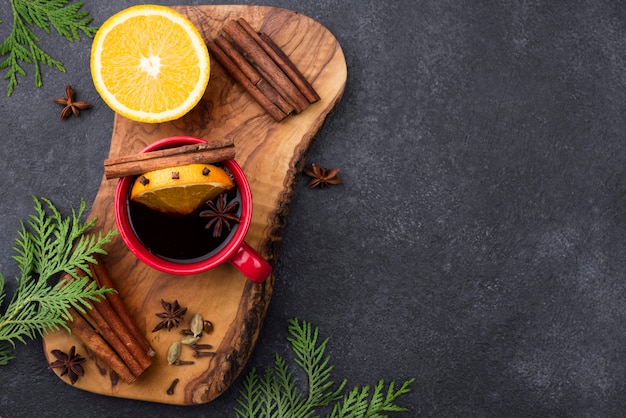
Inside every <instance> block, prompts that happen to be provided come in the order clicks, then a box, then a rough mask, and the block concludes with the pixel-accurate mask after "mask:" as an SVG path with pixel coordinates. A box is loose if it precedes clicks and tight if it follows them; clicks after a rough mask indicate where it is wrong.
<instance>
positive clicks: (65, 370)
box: [48, 345, 86, 385]
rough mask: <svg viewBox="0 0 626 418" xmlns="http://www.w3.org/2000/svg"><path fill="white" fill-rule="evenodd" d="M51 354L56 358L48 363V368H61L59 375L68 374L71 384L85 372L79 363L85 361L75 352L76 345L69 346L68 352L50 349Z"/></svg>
mask: <svg viewBox="0 0 626 418" xmlns="http://www.w3.org/2000/svg"><path fill="white" fill-rule="evenodd" d="M51 353H52V355H53V356H54V357H55V358H56V360H55V361H53V362H52V363H50V365H49V366H48V368H49V369H56V368H60V369H61V376H63V375H66V374H67V375H68V376H69V378H70V383H71V384H72V385H73V384H74V383H76V381H77V380H78V378H79V377H80V376H83V375H84V374H85V370H84V369H83V366H81V363H83V362H85V360H86V359H85V358H84V357H82V356H80V355H78V354H76V346H74V345H73V346H72V348H70V351H69V353H64V352H63V351H61V350H52V351H51Z"/></svg>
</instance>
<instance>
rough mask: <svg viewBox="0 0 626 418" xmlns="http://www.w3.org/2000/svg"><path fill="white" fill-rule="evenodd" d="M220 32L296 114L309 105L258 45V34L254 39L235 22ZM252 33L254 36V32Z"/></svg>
mask: <svg viewBox="0 0 626 418" xmlns="http://www.w3.org/2000/svg"><path fill="white" fill-rule="evenodd" d="M222 30H223V31H224V33H226V34H227V35H228V36H229V37H230V38H231V39H232V40H233V42H234V43H235V44H236V45H237V46H238V47H239V48H240V49H241V51H242V52H243V53H244V54H245V55H246V56H247V57H248V59H249V60H250V61H251V62H252V63H253V64H254V65H255V67H256V68H257V69H258V70H259V72H260V73H261V74H262V75H263V77H265V79H266V80H267V81H268V82H269V83H270V84H271V85H272V86H273V87H274V88H275V89H276V90H277V91H278V92H279V93H280V94H281V95H282V96H283V97H284V98H285V99H286V100H287V101H288V102H289V103H291V104H292V105H293V106H294V108H295V111H296V113H300V112H302V111H303V110H304V109H306V108H307V106H308V105H309V102H308V100H307V99H306V97H304V95H303V94H302V93H301V92H300V91H299V90H298V88H297V87H296V86H295V85H294V84H293V83H292V82H291V80H289V77H287V76H286V75H285V73H284V72H283V71H282V70H281V69H280V68H279V67H278V65H277V64H276V63H275V62H274V61H273V60H272V58H271V57H270V56H269V55H268V54H267V53H266V52H265V50H264V49H263V48H262V47H261V46H260V45H259V43H258V42H257V40H256V37H258V34H257V36H256V37H254V35H252V34H251V33H249V32H248V31H246V30H245V29H244V28H243V27H242V26H241V24H240V22H239V21H236V20H230V21H228V22H226V24H224V26H223V28H222ZM253 32H254V31H253ZM254 33H255V34H256V32H254Z"/></svg>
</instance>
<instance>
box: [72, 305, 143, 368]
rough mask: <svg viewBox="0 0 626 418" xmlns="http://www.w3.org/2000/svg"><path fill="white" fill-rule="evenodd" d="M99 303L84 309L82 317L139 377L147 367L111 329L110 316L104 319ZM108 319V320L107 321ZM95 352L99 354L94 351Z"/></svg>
mask: <svg viewBox="0 0 626 418" xmlns="http://www.w3.org/2000/svg"><path fill="white" fill-rule="evenodd" d="M101 303H105V302H100V303H97V302H96V303H94V304H93V307H94V308H93V309H91V310H89V309H87V310H85V313H84V314H83V318H85V320H87V322H89V323H90V324H91V325H92V326H93V327H94V329H95V331H96V332H97V333H98V334H100V335H101V336H102V338H104V340H105V341H106V342H107V343H108V344H109V345H110V346H111V348H113V350H115V351H116V352H117V354H118V356H119V357H120V358H121V359H122V361H123V362H124V364H126V366H128V368H129V369H130V371H131V372H132V374H133V375H134V376H136V377H139V376H141V375H142V374H143V372H144V371H145V370H146V369H147V367H143V366H142V365H141V364H139V361H138V360H137V359H136V358H135V356H133V354H132V353H131V352H130V350H129V348H128V347H127V346H126V343H125V342H123V341H122V340H121V339H120V337H119V336H118V334H117V333H116V332H115V331H114V330H113V328H112V326H111V325H109V322H108V321H110V318H107V319H105V318H104V316H103V315H102V312H100V310H99V309H98V307H99V305H100V304H101ZM107 320H108V321H107ZM96 354H100V353H99V352H96Z"/></svg>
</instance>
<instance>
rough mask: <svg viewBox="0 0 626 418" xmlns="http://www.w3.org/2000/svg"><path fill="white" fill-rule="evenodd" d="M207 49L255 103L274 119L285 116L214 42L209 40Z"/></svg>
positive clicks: (277, 119) (278, 119)
mask: <svg viewBox="0 0 626 418" xmlns="http://www.w3.org/2000/svg"><path fill="white" fill-rule="evenodd" d="M207 45H208V47H209V51H211V54H212V55H213V56H214V57H215V58H216V59H217V60H218V61H219V62H220V64H222V66H223V67H224V68H225V69H226V71H228V73H229V74H230V75H231V76H232V77H233V78H234V79H235V81H237V83H239V84H240V85H241V86H242V87H243V88H244V90H246V92H247V93H248V94H249V95H250V96H252V97H253V98H254V99H255V100H256V101H257V103H258V104H259V105H260V106H261V107H262V108H263V110H265V111H266V112H267V113H268V114H269V115H270V116H271V117H272V118H273V119H274V120H275V121H277V122H280V121H281V120H283V119H285V117H287V114H286V113H285V112H283V111H282V110H281V109H280V108H279V107H278V106H277V105H276V104H274V103H272V101H271V100H270V99H268V98H267V97H266V96H265V95H264V94H263V93H262V92H261V90H259V88H258V87H257V86H255V85H254V84H253V83H252V82H251V81H250V80H249V79H248V77H246V75H245V74H244V73H243V72H242V71H241V70H240V69H239V67H237V64H235V62H234V61H233V60H231V59H230V57H228V55H226V53H225V52H224V50H222V48H220V47H219V45H217V44H216V43H215V42H209V43H208V44H207Z"/></svg>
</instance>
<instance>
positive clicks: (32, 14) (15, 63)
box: [0, 0, 98, 97]
mask: <svg viewBox="0 0 626 418" xmlns="http://www.w3.org/2000/svg"><path fill="white" fill-rule="evenodd" d="M9 2H10V3H11V10H12V12H13V27H12V29H11V33H10V34H9V36H8V37H7V38H6V39H5V40H4V41H3V42H2V44H0V56H5V55H7V54H8V56H7V57H6V58H5V59H4V61H2V62H0V70H4V69H7V72H6V73H5V74H4V77H3V78H4V79H5V80H8V81H9V82H8V85H7V96H9V97H10V96H11V95H12V94H13V91H14V89H15V87H16V86H17V84H18V75H20V76H23V77H26V75H27V74H26V70H25V69H24V65H25V64H32V65H33V66H34V67H35V86H37V87H41V86H42V84H43V80H42V77H41V65H46V66H48V67H50V68H56V69H57V70H58V71H61V72H63V73H64V72H65V67H64V65H63V63H62V62H61V61H59V60H56V59H54V58H53V57H52V56H51V55H49V54H48V53H46V52H45V51H44V50H43V49H42V48H41V47H40V46H39V42H40V38H39V37H38V36H37V35H36V34H35V32H34V31H33V29H34V27H38V28H39V29H41V30H43V31H44V32H45V33H46V34H50V33H51V27H53V28H54V29H55V30H56V32H57V33H58V34H59V35H60V36H62V37H64V38H65V39H66V40H68V41H69V42H74V41H80V39H81V32H82V33H83V34H84V35H85V36H87V37H89V38H93V37H94V36H95V34H96V32H97V30H98V28H97V27H96V26H90V24H91V22H92V21H93V18H91V17H90V16H89V12H87V11H84V10H82V11H81V10H80V9H81V8H82V7H83V5H84V2H82V1H81V2H77V3H73V4H70V5H68V3H69V0H9ZM0 22H1V21H0Z"/></svg>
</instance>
